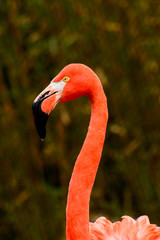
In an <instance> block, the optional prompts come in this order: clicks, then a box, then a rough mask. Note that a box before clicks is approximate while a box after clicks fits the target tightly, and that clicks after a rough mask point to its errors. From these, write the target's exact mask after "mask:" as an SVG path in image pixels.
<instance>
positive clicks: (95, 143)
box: [66, 79, 108, 240]
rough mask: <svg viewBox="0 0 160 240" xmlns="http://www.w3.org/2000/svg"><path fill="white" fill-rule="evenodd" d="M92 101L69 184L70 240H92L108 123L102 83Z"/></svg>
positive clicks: (92, 93)
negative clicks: (93, 199) (92, 204)
mask: <svg viewBox="0 0 160 240" xmlns="http://www.w3.org/2000/svg"><path fill="white" fill-rule="evenodd" d="M89 99H90V101H91V119H90V124H89V129H88V133H87V136H86V139H85V141H84V144H83V146H82V149H81V152H80V154H79V156H78V158H77V161H76V163H75V166H74V170H73V173H72V177H71V180H70V184H69V192H68V199H67V209H66V218H67V229H66V231H67V232H66V234H67V240H89V201H90V195H91V190H92V187H93V184H94V180H95V176H96V172H97V169H98V165H99V162H100V158H101V153H102V149H103V143H104V139H105V132H106V125H107V120H108V110H107V100H106V96H105V94H104V91H103V88H102V85H101V83H100V81H99V79H98V80H97V85H96V87H94V89H92V90H91V93H90V95H89Z"/></svg>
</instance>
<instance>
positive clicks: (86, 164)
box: [32, 63, 160, 240]
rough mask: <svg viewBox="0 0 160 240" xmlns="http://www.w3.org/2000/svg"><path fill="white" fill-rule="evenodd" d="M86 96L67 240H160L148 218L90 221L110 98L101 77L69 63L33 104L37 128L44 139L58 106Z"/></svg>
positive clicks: (159, 231) (69, 201)
mask: <svg viewBox="0 0 160 240" xmlns="http://www.w3.org/2000/svg"><path fill="white" fill-rule="evenodd" d="M83 95H86V96H87V97H88V98H89V100H90V102H91V118H90V123H89V128H88V133H87V135H86V138H85V141H84V144H83V146H82V149H81V151H80V153H79V155H78V158H77V160H76V163H75V166H74V170H73V173H72V177H71V180H70V183H69V190H68V198H67V207H66V238H67V240H160V227H158V226H156V225H154V224H150V221H149V218H148V216H141V217H139V218H138V219H137V220H134V219H133V218H131V217H129V216H123V217H122V220H121V221H116V222H114V223H112V222H111V221H109V220H107V219H106V218H105V217H99V218H98V219H97V220H96V221H95V222H94V223H91V222H89V201H90V195H91V190H92V187H93V184H94V180H95V176H96V172H97V169H98V165H99V162H100V158H101V153H102V148H103V144H104V139H105V132H106V126H107V121H108V108H107V99H106V96H105V93H104V91H103V87H102V84H101V82H100V80H99V78H98V76H97V75H96V74H95V73H94V72H93V71H92V70H91V69H90V68H89V67H87V66H86V65H83V64H78V63H74V64H69V65H67V66H65V67H64V68H63V69H62V70H61V71H60V73H59V74H58V75H57V76H56V77H55V78H54V79H53V80H52V81H51V82H50V84H49V85H48V87H46V88H45V89H44V90H43V91H42V92H41V93H40V94H39V95H38V96H37V97H36V99H35V100H34V102H33V105H32V110H33V115H34V121H35V125H36V128H37V131H38V134H39V136H40V137H41V139H44V138H45V136H46V123H47V120H48V117H49V114H50V112H51V111H52V110H53V109H54V108H55V106H56V104H57V103H62V102H67V101H71V100H74V99H76V98H78V97H81V96H83Z"/></svg>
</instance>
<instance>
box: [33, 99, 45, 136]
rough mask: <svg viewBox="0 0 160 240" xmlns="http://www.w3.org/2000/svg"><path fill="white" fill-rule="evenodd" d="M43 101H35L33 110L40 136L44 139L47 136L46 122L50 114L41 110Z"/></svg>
mask: <svg viewBox="0 0 160 240" xmlns="http://www.w3.org/2000/svg"><path fill="white" fill-rule="evenodd" d="M42 102H43V100H42V99H38V101H36V102H34V103H33V105H32V111H33V116H34V122H35V125H36V129H37V132H38V134H39V136H40V138H41V139H42V140H43V139H44V138H45V136H46V124H47V120H48V117H49V115H48V114H46V113H44V112H43V111H42V110H41V104H42Z"/></svg>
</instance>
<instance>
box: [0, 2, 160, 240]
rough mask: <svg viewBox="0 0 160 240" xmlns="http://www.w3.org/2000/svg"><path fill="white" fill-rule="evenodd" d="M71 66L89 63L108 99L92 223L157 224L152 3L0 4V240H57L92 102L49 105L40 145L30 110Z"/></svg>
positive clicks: (159, 90) (159, 142)
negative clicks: (126, 219)
mask: <svg viewBox="0 0 160 240" xmlns="http://www.w3.org/2000/svg"><path fill="white" fill-rule="evenodd" d="M71 62H81V63H84V64H87V65H88V66H90V67H91V68H92V69H93V70H94V71H95V72H96V73H97V74H98V76H99V77H100V79H101V81H102V84H103V86H104V89H105V92H106V95H107V98H108V106H109V116H110V118H109V123H108V129H107V136H106V141H105V145H104V151H103V156H102V161H101V164H100V168H99V171H98V174H97V178H96V182H95V185H94V189H93V192H92V197H91V202H90V210H91V211H90V216H91V220H94V219H95V218H97V216H101V215H104V216H106V217H107V218H109V219H110V220H112V221H115V220H117V219H120V217H121V216H122V215H125V214H128V215H130V216H132V217H134V218H137V217H138V216H139V215H142V214H147V215H148V216H149V218H150V220H151V222H152V223H156V224H159V225H160V211H159V209H160V65H159V63H160V4H159V0H154V1H153V0H142V1H139V0H134V1H127V0H121V1H119V0H92V1H86V0H81V1H75V0H68V1H67V0H55V1H54V0H53V1H51V0H32V1H26V0H23V1H20V0H5V1H4V0H0V66H1V70H0V114H1V116H0V239H3V240H42V239H43V240H53V239H55V240H57V239H60V240H62V239H65V205H66V196H67V187H68V182H69V179H70V175H71V172H72V169H73V165H74V162H75V159H76V156H77V155H78V153H79V151H80V148H81V146H82V143H83V141H84V138H85V134H86V132H87V126H88V122H89V117H90V104H89V101H88V99H87V98H86V97H83V98H81V99H77V100H75V101H73V102H69V103H65V104H61V105H59V106H57V107H56V109H55V111H54V113H52V114H51V116H50V119H49V122H48V124H47V137H46V140H45V141H44V142H41V141H40V139H39V137H38V135H37V133H36V130H35V126H34V123H33V118H32V111H31V106H32V102H33V100H34V98H35V97H36V96H37V95H38V94H39V93H40V92H41V91H42V90H43V88H44V87H46V86H47V85H48V83H49V82H50V80H51V79H52V78H53V77H54V76H55V75H56V74H57V73H58V72H59V71H60V70H61V69H62V68H63V67H64V66H65V65H67V64H68V63H71Z"/></svg>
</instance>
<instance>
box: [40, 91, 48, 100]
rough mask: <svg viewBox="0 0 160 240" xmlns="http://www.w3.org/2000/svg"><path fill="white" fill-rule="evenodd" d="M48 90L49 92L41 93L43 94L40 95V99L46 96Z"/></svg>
mask: <svg viewBox="0 0 160 240" xmlns="http://www.w3.org/2000/svg"><path fill="white" fill-rule="evenodd" d="M49 92H50V91H47V92H45V93H43V94H42V95H41V96H40V99H42V98H44V97H46V96H47V95H48V94H49Z"/></svg>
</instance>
